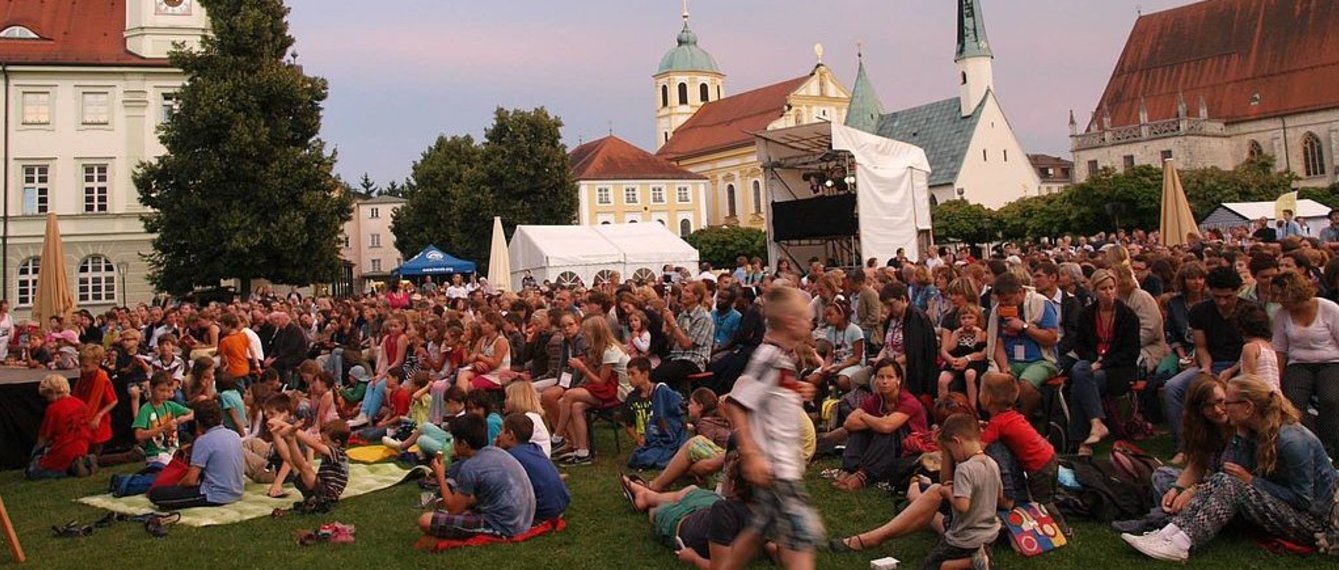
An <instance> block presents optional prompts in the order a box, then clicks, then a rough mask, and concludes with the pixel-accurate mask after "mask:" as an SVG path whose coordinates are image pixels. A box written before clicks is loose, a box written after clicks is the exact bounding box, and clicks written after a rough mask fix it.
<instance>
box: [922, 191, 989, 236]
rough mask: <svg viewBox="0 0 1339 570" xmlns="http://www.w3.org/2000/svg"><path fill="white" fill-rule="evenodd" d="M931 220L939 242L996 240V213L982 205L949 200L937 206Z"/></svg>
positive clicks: (960, 200)
mask: <svg viewBox="0 0 1339 570" xmlns="http://www.w3.org/2000/svg"><path fill="white" fill-rule="evenodd" d="M931 218H932V219H933V220H934V232H935V239H936V240H939V241H944V240H947V241H961V242H966V243H982V242H987V241H990V240H992V239H994V238H995V230H996V216H995V212H992V211H991V210H990V209H989V208H987V207H985V206H982V205H980V204H973V203H971V202H968V201H967V200H962V199H958V200H949V201H947V202H943V203H941V204H939V205H938V206H935V207H934V210H933V211H932V212H931Z"/></svg>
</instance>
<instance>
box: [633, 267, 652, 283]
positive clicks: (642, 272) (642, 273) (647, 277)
mask: <svg viewBox="0 0 1339 570" xmlns="http://www.w3.org/2000/svg"><path fill="white" fill-rule="evenodd" d="M632 281H633V283H636V284H638V285H652V284H654V283H655V282H656V272H655V271H652V270H651V269H648V268H646V267H643V268H641V269H638V270H637V271H634V272H633V273H632Z"/></svg>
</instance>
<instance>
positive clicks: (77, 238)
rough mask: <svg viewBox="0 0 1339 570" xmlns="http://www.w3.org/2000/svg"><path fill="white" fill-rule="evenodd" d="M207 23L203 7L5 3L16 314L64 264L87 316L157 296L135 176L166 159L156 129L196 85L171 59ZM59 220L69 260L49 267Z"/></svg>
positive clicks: (181, 3)
mask: <svg viewBox="0 0 1339 570" xmlns="http://www.w3.org/2000/svg"><path fill="white" fill-rule="evenodd" d="M208 23H209V20H208V19H207V18H206V16H205V13H204V10H203V8H201V7H200V6H199V4H198V2H197V0H101V1H99V2H70V1H61V2H38V1H18V2H4V3H0V62H4V63H3V64H0V75H3V81H4V90H5V93H4V96H3V100H4V102H5V103H4V104H5V109H4V113H3V115H2V116H0V129H3V132H4V135H3V136H4V139H3V140H4V141H5V142H4V150H3V161H4V166H3V171H4V177H3V185H4V200H3V215H4V220H5V223H4V224H3V226H4V230H3V231H4V234H3V236H0V262H3V269H2V270H0V275H3V280H2V281H0V282H2V283H3V291H2V292H0V293H2V296H3V297H4V298H6V299H9V300H10V301H11V302H12V303H13V304H14V306H15V307H16V308H19V309H25V308H26V307H28V306H31V304H32V302H33V297H34V293H35V292H36V288H37V271H38V269H39V267H41V265H42V264H47V263H63V264H65V266H66V274H67V275H69V277H70V282H71V283H72V285H73V289H74V293H75V301H76V303H77V304H78V306H79V307H81V308H88V309H91V310H94V311H97V310H99V309H106V308H108V307H111V306H114V305H127V304H134V303H136V302H141V301H148V300H149V299H150V298H151V297H152V295H153V288H152V287H151V286H150V284H149V283H148V280H147V279H146V278H145V275H146V274H147V272H148V266H147V264H146V263H145V261H144V259H143V257H142V254H143V253H148V252H150V251H152V246H151V244H150V239H151V236H150V235H149V234H148V233H146V232H145V231H144V224H142V223H141V222H140V218H139V217H140V215H141V214H142V213H144V212H145V211H146V209H145V207H144V206H143V205H141V204H140V203H139V194H138V192H137V191H136V189H135V186H134V183H133V182H132V181H131V175H132V174H133V172H134V169H135V167H136V165H137V164H139V163H140V162H141V161H145V160H149V159H152V158H154V157H156V156H158V155H161V154H162V153H164V152H166V150H165V149H164V148H163V146H162V145H161V144H160V143H159V141H158V136H157V129H158V127H159V125H160V124H162V122H163V121H165V120H166V119H167V118H168V117H169V116H171V114H172V113H173V112H174V111H175V110H176V98H175V93H176V91H177V90H178V89H180V87H181V85H182V84H183V83H185V81H186V76H185V75H184V74H183V73H182V72H181V70H179V69H175V68H173V67H172V66H171V65H170V64H169V63H168V59H167V54H168V51H169V50H171V49H172V45H173V43H174V42H183V43H185V44H187V45H195V44H196V43H197V42H198V41H199V39H200V37H202V36H203V35H204V34H205V32H206V30H207V28H208ZM48 213H55V214H57V215H59V216H60V229H61V234H62V238H63V241H64V244H65V257H66V258H65V259H63V260H48V259H41V257H40V255H41V251H42V238H43V235H44V228H45V221H46V215H47V214H48ZM20 312H21V313H22V312H26V311H20Z"/></svg>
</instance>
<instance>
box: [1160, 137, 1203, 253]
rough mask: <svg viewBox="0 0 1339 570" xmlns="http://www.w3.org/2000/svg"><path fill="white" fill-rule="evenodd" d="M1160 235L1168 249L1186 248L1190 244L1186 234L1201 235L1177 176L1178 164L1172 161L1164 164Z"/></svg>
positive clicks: (1179, 178)
mask: <svg viewBox="0 0 1339 570" xmlns="http://www.w3.org/2000/svg"><path fill="white" fill-rule="evenodd" d="M1158 233H1160V234H1161V235H1162V243H1163V245H1166V246H1167V247H1172V246H1176V245H1181V246H1184V245H1186V244H1187V243H1189V242H1188V241H1187V240H1186V234H1190V233H1194V234H1195V235H1199V233H1200V230H1199V226H1198V225H1196V224H1195V215H1194V214H1192V213H1191V212H1190V202H1189V201H1188V200H1186V191H1185V189H1184V188H1182V187H1181V177H1180V176H1178V175H1177V174H1176V164H1175V163H1173V162H1172V161H1171V160H1170V159H1168V160H1166V161H1164V162H1163V163H1162V221H1161V223H1160V224H1159V225H1158Z"/></svg>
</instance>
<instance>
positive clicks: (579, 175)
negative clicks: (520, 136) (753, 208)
mask: <svg viewBox="0 0 1339 570" xmlns="http://www.w3.org/2000/svg"><path fill="white" fill-rule="evenodd" d="M567 159H568V162H569V163H570V164H571V165H572V173H573V175H574V176H575V177H576V179H577V180H702V179H705V178H706V177H704V176H700V175H697V174H693V173H692V172H689V171H687V170H684V169H682V168H679V167H677V166H674V165H673V164H671V163H670V162H669V161H667V160H665V159H663V158H660V157H657V156H656V155H654V154H651V153H649V152H646V151H644V150H642V149H640V148H637V147H636V146H634V145H633V144H632V143H630V142H628V141H625V140H623V139H620V138H618V137H616V136H613V135H610V136H607V137H604V138H602V139H598V140H593V141H590V142H588V143H586V144H583V145H581V146H578V147H576V148H574V149H572V152H569V153H567Z"/></svg>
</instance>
